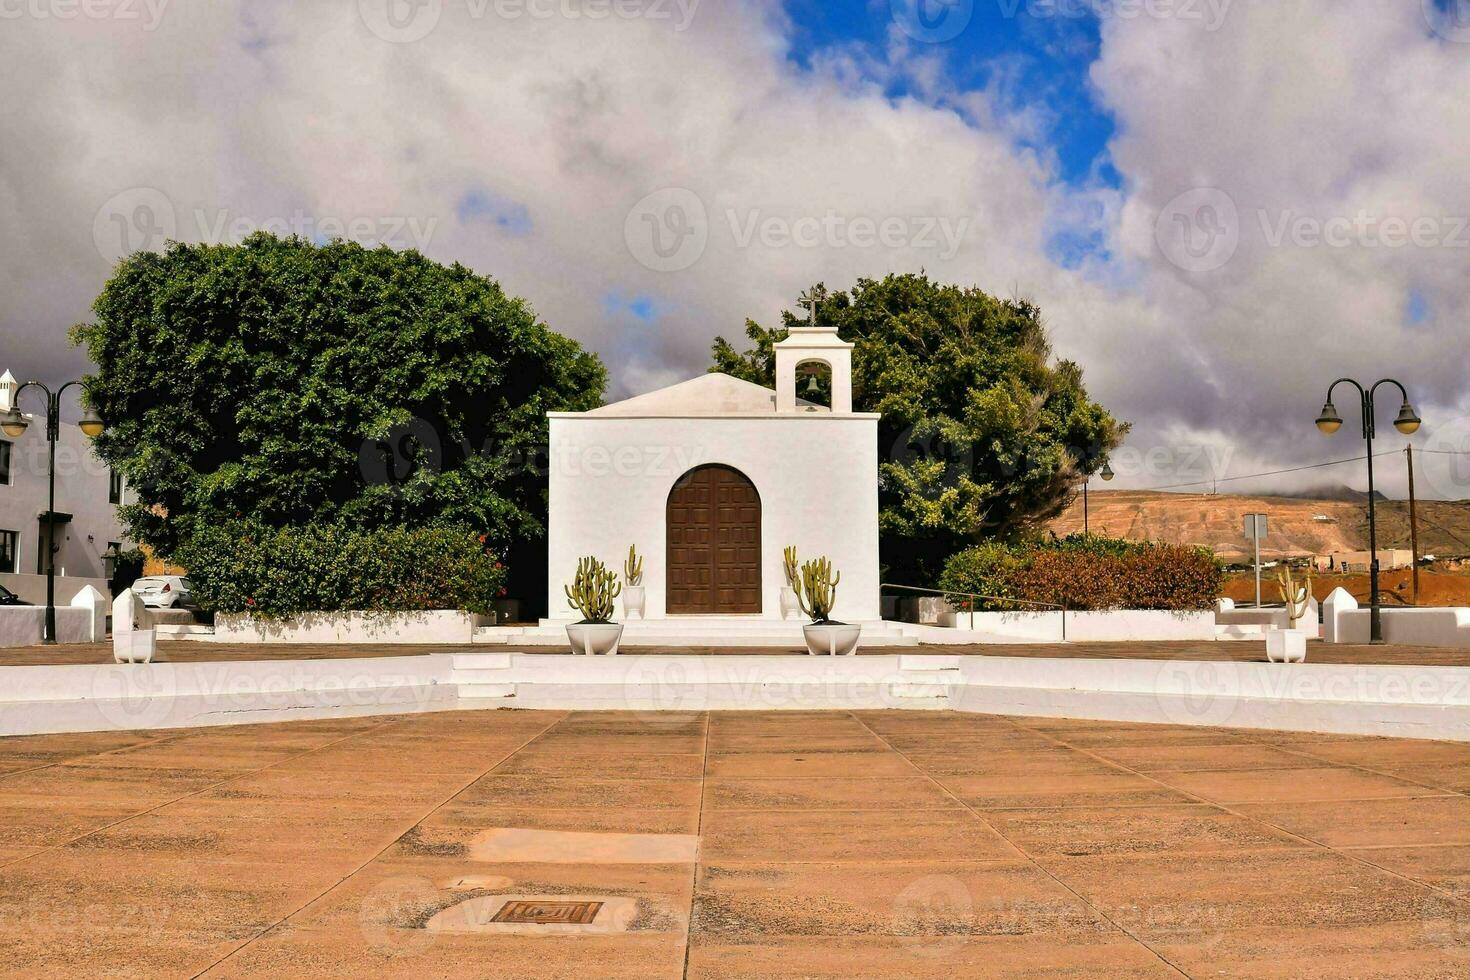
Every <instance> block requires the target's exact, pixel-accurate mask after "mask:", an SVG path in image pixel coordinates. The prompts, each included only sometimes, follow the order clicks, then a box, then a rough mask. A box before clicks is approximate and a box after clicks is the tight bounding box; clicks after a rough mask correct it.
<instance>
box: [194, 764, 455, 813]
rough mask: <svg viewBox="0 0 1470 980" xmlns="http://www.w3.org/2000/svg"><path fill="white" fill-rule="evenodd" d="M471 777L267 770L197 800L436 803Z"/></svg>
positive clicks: (217, 787) (344, 803)
mask: <svg viewBox="0 0 1470 980" xmlns="http://www.w3.org/2000/svg"><path fill="white" fill-rule="evenodd" d="M469 778H470V776H469V775H467V774H465V773H457V772H450V773H422V772H408V771H405V770H404V769H403V768H402V767H400V768H398V769H395V770H391V771H386V772H362V771H354V770H348V771H339V772H330V771H323V770H313V771H311V772H310V773H302V772H300V771H293V770H290V769H281V768H276V769H267V770H264V771H262V772H256V773H249V774H247V775H243V776H240V777H238V778H236V779H231V780H230V781H229V782H227V783H225V784H224V785H222V786H216V787H214V788H212V789H208V790H205V791H204V792H202V793H200V794H199V795H198V797H197V798H198V799H200V800H214V801H226V800H261V801H263V802H271V801H274V802H295V801H309V800H321V801H335V802H338V803H341V804H342V805H344V806H345V805H356V806H363V805H365V804H370V803H371V804H377V805H385V804H393V803H408V804H415V803H417V804H419V805H422V806H423V808H424V809H428V806H429V805H432V804H433V803H437V802H439V801H441V800H443V799H445V798H446V797H448V796H449V794H451V793H453V792H454V791H455V790H456V789H458V788H459V787H461V786H463V785H465V783H466V782H467V781H468V780H469Z"/></svg>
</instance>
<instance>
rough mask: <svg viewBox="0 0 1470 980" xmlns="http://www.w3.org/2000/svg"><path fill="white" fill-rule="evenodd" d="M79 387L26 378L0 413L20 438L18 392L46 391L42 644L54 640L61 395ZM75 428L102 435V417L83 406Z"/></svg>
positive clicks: (4, 426)
mask: <svg viewBox="0 0 1470 980" xmlns="http://www.w3.org/2000/svg"><path fill="white" fill-rule="evenodd" d="M80 386H81V382H80V381H68V382H67V383H66V384H64V385H62V386H61V387H60V388H57V389H56V390H55V391H52V390H51V389H50V388H48V387H46V386H45V385H43V384H42V383H41V382H39V381H27V382H26V383H25V384H23V385H21V386H20V387H19V388H17V389H15V396H14V397H13V398H12V400H11V403H10V409H9V411H6V412H3V413H0V430H4V432H5V434H6V435H8V436H10V437H11V438H13V439H19V438H20V437H21V436H23V435H25V432H26V429H28V428H29V427H30V424H31V420H30V419H28V418H26V417H25V415H23V414H22V413H21V410H20V394H21V392H23V391H25V390H26V389H27V388H31V387H35V388H40V389H41V390H42V391H44V392H45V393H46V442H47V443H48V448H49V451H50V463H49V465H48V468H47V479H48V481H49V486H48V490H47V493H48V497H47V503H46V635H45V637H43V638H42V640H41V642H42V643H55V642H56V440H57V439H58V438H60V436H61V396H62V394H64V393H65V392H66V389H68V388H71V387H80ZM77 427H78V428H80V429H81V430H82V432H84V433H86V435H87V436H88V437H89V438H96V437H97V436H99V435H101V434H102V429H103V428H104V426H103V423H102V419H101V418H100V417H99V416H98V415H97V413H96V412H95V411H93V410H92V409H90V408H84V410H83V412H82V418H81V420H80V421H79V422H78V423H77Z"/></svg>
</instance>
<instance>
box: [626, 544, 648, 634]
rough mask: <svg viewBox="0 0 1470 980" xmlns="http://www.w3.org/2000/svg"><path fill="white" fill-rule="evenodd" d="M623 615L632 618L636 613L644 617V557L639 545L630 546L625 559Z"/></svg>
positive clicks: (640, 617) (639, 616)
mask: <svg viewBox="0 0 1470 980" xmlns="http://www.w3.org/2000/svg"><path fill="white" fill-rule="evenodd" d="M623 581H625V582H626V583H627V585H626V586H625V587H624V589H623V615H625V616H627V617H629V618H632V616H633V614H634V613H637V614H638V618H639V619H642V618H643V598H644V596H643V558H642V557H641V556H639V554H638V546H637V545H629V546H628V557H627V558H626V559H624V561H623Z"/></svg>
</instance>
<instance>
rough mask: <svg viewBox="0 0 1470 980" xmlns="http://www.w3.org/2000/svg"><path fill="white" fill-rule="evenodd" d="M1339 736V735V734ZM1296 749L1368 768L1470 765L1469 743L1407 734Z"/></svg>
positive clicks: (1319, 743) (1333, 760)
mask: <svg viewBox="0 0 1470 980" xmlns="http://www.w3.org/2000/svg"><path fill="white" fill-rule="evenodd" d="M1338 738H1339V739H1342V738H1343V737H1342V736H1338ZM1298 751H1300V752H1303V753H1305V754H1307V755H1312V756H1316V757H1317V758H1319V759H1327V760H1329V761H1332V762H1336V763H1345V764H1348V765H1354V766H1366V767H1367V768H1369V769H1386V770H1392V769H1396V768H1399V767H1403V766H1415V767H1423V766H1460V765H1470V743H1466V742H1424V741H1419V740H1417V739H1409V738H1364V739H1349V740H1340V741H1332V742H1316V743H1313V744H1310V745H1302V746H1300V747H1299V748H1298Z"/></svg>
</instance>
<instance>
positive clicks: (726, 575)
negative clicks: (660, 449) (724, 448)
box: [666, 465, 761, 615]
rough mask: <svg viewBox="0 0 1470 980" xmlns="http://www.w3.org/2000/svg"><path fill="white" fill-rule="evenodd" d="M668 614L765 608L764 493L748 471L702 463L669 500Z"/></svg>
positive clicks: (675, 489)
mask: <svg viewBox="0 0 1470 980" xmlns="http://www.w3.org/2000/svg"><path fill="white" fill-rule="evenodd" d="M666 567H667V568H668V602H667V603H666V609H667V612H668V613H669V615H688V614H691V613H758V612H760V611H761V498H760V494H758V493H757V492H756V489H755V484H753V483H751V482H750V480H749V479H748V478H747V477H746V475H745V474H744V473H741V472H740V471H739V470H737V469H734V468H732V467H729V466H717V465H715V466H699V467H696V468H695V469H692V470H690V471H689V472H688V473H685V474H684V475H683V476H681V477H679V480H678V482H676V483H675V484H674V489H673V490H671V491H669V504H668V564H667V566H666Z"/></svg>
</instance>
